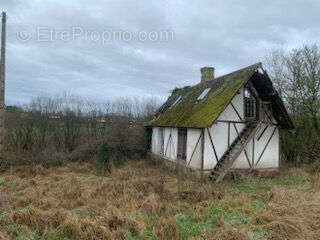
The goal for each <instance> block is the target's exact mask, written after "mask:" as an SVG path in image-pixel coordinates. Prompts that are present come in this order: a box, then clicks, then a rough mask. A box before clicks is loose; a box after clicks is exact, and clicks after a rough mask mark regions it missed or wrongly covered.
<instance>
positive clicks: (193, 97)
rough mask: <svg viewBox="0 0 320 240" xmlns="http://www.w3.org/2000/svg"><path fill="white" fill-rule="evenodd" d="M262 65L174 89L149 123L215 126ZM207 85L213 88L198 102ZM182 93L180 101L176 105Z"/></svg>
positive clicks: (156, 124)
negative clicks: (220, 116) (240, 90)
mask: <svg viewBox="0 0 320 240" xmlns="http://www.w3.org/2000/svg"><path fill="white" fill-rule="evenodd" d="M260 66H261V64H260V63H258V64H254V65H251V66H249V67H246V68H243V69H240V70H238V71H235V72H232V73H230V74H227V75H224V76H221V77H218V78H216V79H214V80H211V81H207V82H202V83H199V84H197V85H195V86H192V87H185V88H182V89H175V90H173V91H172V94H171V96H170V97H169V98H168V100H167V101H166V102H165V103H164V104H163V105H162V107H161V108H160V109H159V110H158V112H157V114H156V116H155V118H154V119H153V120H152V121H151V122H150V123H149V124H148V125H150V126H170V127H192V128H206V127H209V126H211V125H212V123H213V122H214V121H215V120H216V119H217V118H218V117H219V115H220V114H221V113H222V112H223V110H224V109H225V108H226V107H227V106H228V104H229V103H230V101H231V100H232V98H233V97H234V96H235V94H236V93H237V92H238V91H239V89H240V88H241V87H242V86H243V85H244V84H245V83H246V82H247V81H248V80H249V79H250V77H251V76H252V75H253V73H254V72H255V71H256V70H257V69H258V68H259V67H260ZM206 88H211V90H210V91H209V93H208V94H207V95H206V97H205V98H204V99H203V100H200V101H197V98H198V96H199V95H200V94H201V93H202V92H203V90H205V89H206ZM180 96H181V97H182V99H181V100H180V102H178V103H177V104H176V105H175V106H172V104H173V103H174V102H175V101H176V100H177V99H178V98H179V97H180Z"/></svg>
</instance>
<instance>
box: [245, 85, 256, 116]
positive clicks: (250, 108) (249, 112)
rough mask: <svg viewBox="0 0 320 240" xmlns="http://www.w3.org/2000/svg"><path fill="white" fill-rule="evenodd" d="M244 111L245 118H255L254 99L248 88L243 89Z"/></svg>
mask: <svg viewBox="0 0 320 240" xmlns="http://www.w3.org/2000/svg"><path fill="white" fill-rule="evenodd" d="M244 111H245V112H244V114H245V118H246V119H249V120H250V119H251V120H253V119H256V112H257V108H256V99H255V97H254V96H253V95H252V94H251V92H250V90H249V89H248V88H245V89H244Z"/></svg>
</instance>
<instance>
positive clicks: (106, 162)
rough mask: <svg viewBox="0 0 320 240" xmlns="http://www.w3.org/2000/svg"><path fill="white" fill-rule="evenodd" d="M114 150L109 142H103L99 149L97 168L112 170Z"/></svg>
mask: <svg viewBox="0 0 320 240" xmlns="http://www.w3.org/2000/svg"><path fill="white" fill-rule="evenodd" d="M111 157H112V151H111V148H110V147H109V145H108V143H107V142H103V143H102V144H101V145H100V146H99V149H98V156H97V168H98V170H103V171H105V170H107V171H108V172H109V173H110V172H111Z"/></svg>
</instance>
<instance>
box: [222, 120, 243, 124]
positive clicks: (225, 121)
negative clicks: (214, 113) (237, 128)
mask: <svg viewBox="0 0 320 240" xmlns="http://www.w3.org/2000/svg"><path fill="white" fill-rule="evenodd" d="M216 122H221V123H242V124H246V123H247V122H246V121H232V120H217V121H216Z"/></svg>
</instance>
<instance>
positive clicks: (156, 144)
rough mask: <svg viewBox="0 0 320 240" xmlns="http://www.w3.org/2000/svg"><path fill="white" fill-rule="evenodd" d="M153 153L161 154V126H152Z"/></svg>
mask: <svg viewBox="0 0 320 240" xmlns="http://www.w3.org/2000/svg"><path fill="white" fill-rule="evenodd" d="M151 151H152V153H155V154H159V152H160V144H159V127H153V128H152V143H151Z"/></svg>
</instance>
